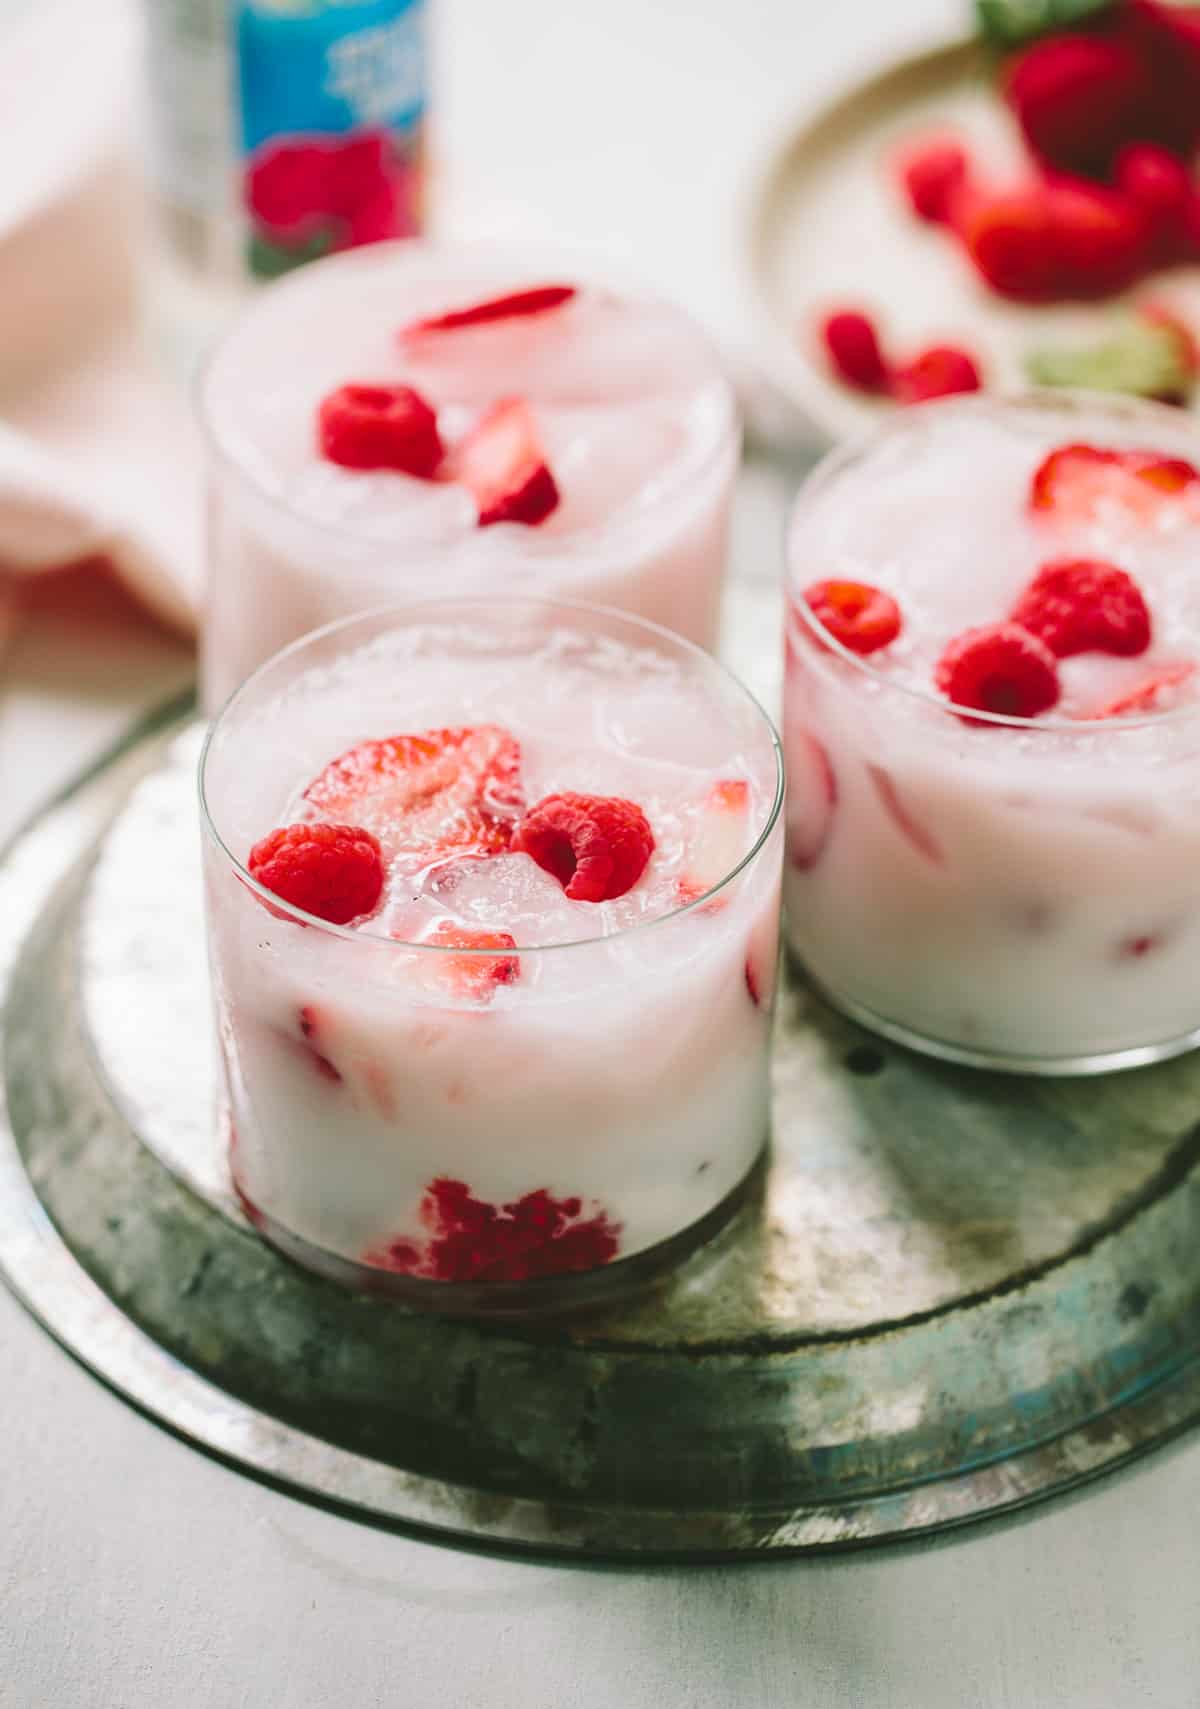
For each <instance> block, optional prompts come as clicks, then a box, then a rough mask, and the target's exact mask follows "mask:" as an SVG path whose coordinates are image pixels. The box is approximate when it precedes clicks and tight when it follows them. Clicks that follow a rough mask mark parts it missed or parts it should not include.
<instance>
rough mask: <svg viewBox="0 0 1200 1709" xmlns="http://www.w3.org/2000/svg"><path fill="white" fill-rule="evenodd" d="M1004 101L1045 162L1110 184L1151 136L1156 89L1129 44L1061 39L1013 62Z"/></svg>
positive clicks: (1102, 39) (1046, 39)
mask: <svg viewBox="0 0 1200 1709" xmlns="http://www.w3.org/2000/svg"><path fill="white" fill-rule="evenodd" d="M1004 95H1005V99H1006V100H1007V102H1008V104H1009V106H1010V107H1011V108H1012V110H1013V112H1014V114H1015V115H1016V118H1017V122H1018V124H1019V125H1020V126H1021V129H1022V131H1023V132H1024V133H1025V140H1026V141H1027V142H1028V144H1029V146H1030V148H1031V149H1032V150H1033V152H1034V154H1036V155H1037V156H1038V158H1039V159H1040V160H1042V161H1044V162H1045V163H1046V164H1047V165H1048V166H1051V167H1056V168H1058V169H1059V170H1060V171H1063V172H1080V173H1084V174H1087V175H1091V176H1097V177H1103V176H1104V175H1105V174H1106V173H1107V172H1108V170H1109V168H1110V167H1111V166H1112V162H1113V158H1114V156H1115V155H1116V153H1117V151H1118V149H1120V148H1121V146H1122V145H1123V144H1124V143H1126V142H1129V141H1130V140H1131V139H1132V138H1134V137H1137V136H1144V135H1146V134H1147V132H1146V130H1145V128H1144V126H1143V118H1144V115H1145V114H1146V113H1147V112H1148V111H1150V110H1152V107H1153V100H1154V82H1153V77H1152V75H1151V72H1150V69H1149V66H1148V65H1147V63H1146V60H1145V58H1144V56H1143V55H1142V54H1141V53H1140V52H1139V51H1138V50H1137V48H1136V47H1134V46H1133V45H1132V44H1131V43H1130V42H1128V41H1125V40H1121V39H1117V38H1113V37H1104V36H1100V35H1082V34H1080V35H1072V34H1055V35H1050V36H1045V37H1043V38H1042V39H1041V40H1040V41H1036V42H1034V43H1033V45H1032V46H1031V47H1028V48H1026V49H1025V50H1024V51H1023V52H1022V53H1020V54H1019V55H1018V56H1017V57H1016V59H1014V60H1013V61H1012V62H1011V64H1010V65H1009V68H1008V70H1007V73H1006V75H1005V78H1004Z"/></svg>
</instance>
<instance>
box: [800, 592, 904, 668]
mask: <svg viewBox="0 0 1200 1709" xmlns="http://www.w3.org/2000/svg"><path fill="white" fill-rule="evenodd" d="M803 597H804V601H805V604H806V605H807V606H808V608H809V610H810V611H811V612H812V614H813V616H814V617H815V618H816V620H817V622H818V623H819V624H820V625H821V627H822V628H823V629H827V630H828V631H829V633H830V634H831V635H832V636H833V638H834V640H835V641H839V642H840V643H841V645H842V646H843V647H846V648H848V649H849V651H850V652H852V653H859V654H867V653H877V652H878V651H879V649H880V648H881V647H887V646H889V645H890V644H891V643H892V642H893V641H894V640H895V639H896V637H897V635H898V634H899V633H900V629H901V618H900V607H899V606H898V605H897V604H896V601H895V600H894V599H893V598H892V597H891V595H890V594H887V593H884V592H883V591H882V590H881V589H880V588H877V587H871V586H870V585H869V584H868V583H866V582H841V581H827V582H814V583H813V584H812V586H811V587H810V588H806V589H805V591H804V596H803Z"/></svg>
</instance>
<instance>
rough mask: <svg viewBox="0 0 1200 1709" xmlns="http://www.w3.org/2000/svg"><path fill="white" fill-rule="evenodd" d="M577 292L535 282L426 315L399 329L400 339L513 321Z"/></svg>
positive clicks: (559, 303) (554, 305)
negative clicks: (455, 307) (498, 321)
mask: <svg viewBox="0 0 1200 1709" xmlns="http://www.w3.org/2000/svg"><path fill="white" fill-rule="evenodd" d="M577 295H578V289H577V287H576V286H575V285H534V286H531V287H530V288H529V289H528V290H525V291H510V292H508V293H506V294H505V295H504V296H502V297H489V298H488V299H487V300H486V301H485V302H480V303H471V304H469V305H468V307H466V308H463V309H450V310H448V311H447V312H446V313H445V314H440V315H428V316H426V318H425V319H424V320H415V321H412V322H411V323H410V325H408V326H406V327H404V328H403V329H402V330H401V334H400V336H401V338H416V337H419V336H421V335H422V334H424V333H427V332H458V331H461V329H462V328H463V327H468V326H486V325H489V324H490V323H491V322H493V321H497V320H516V319H521V318H524V317H526V316H529V315H540V314H546V313H547V312H548V311H549V310H550V309H558V308H562V306H563V305H564V304H565V303H569V302H570V301H571V299H572V298H573V297H575V296H577Z"/></svg>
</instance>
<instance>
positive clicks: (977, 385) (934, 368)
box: [892, 344, 983, 404]
mask: <svg viewBox="0 0 1200 1709" xmlns="http://www.w3.org/2000/svg"><path fill="white" fill-rule="evenodd" d="M982 386H983V377H982V375H981V374H980V372H979V366H978V364H977V363H976V361H975V358H974V357H973V356H971V355H970V354H969V353H968V352H967V351H966V350H961V349H959V348H958V347H957V346H955V345H953V344H934V345H932V346H931V347H930V348H929V349H928V350H923V351H922V352H921V354H920V355H919V356H914V357H913V359H912V361H911V362H906V363H904V365H903V366H902V367H899V368H897V370H896V374H895V378H894V379H893V381H892V395H893V397H894V398H895V399H896V401H897V403H902V404H920V403H929V402H930V401H931V400H932V399H934V398H948V397H952V396H954V395H955V394H956V393H958V392H977V391H979V390H981V388H982Z"/></svg>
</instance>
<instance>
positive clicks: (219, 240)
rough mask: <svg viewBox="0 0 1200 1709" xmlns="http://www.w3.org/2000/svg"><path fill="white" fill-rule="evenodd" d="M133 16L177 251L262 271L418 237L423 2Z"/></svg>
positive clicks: (178, 3)
mask: <svg viewBox="0 0 1200 1709" xmlns="http://www.w3.org/2000/svg"><path fill="white" fill-rule="evenodd" d="M146 22H147V46H148V72H149V88H150V112H149V118H150V125H151V132H150V138H149V158H150V169H151V177H152V180H153V182H154V184H155V187H156V189H157V191H158V197H159V201H160V203H161V204H162V207H163V210H164V213H165V216H166V223H167V226H168V229H169V231H170V232H171V235H172V237H173V239H174V244H175V248H176V250H177V251H178V252H180V253H182V254H184V255H186V257H187V258H188V259H189V260H191V261H192V262H194V263H197V264H199V265H201V266H202V267H203V268H204V270H205V271H213V270H216V271H219V272H220V273H221V274H222V275H224V276H225V277H229V276H230V275H232V276H233V277H234V278H237V277H241V278H243V279H267V278H274V277H275V276H276V275H278V274H280V273H283V272H286V271H287V270H288V269H289V268H291V267H295V266H297V265H300V264H301V263H303V262H305V261H311V260H314V259H316V258H317V257H318V256H322V255H329V254H332V253H334V252H336V251H338V250H342V249H351V248H354V247H355V246H356V245H358V244H363V243H375V242H379V241H380V240H382V239H385V238H396V237H409V236H415V235H416V234H417V233H418V232H419V231H420V230H421V226H422V221H423V182H424V126H425V113H426V46H425V24H426V7H425V3H424V0H148V3H147V7H146Z"/></svg>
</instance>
